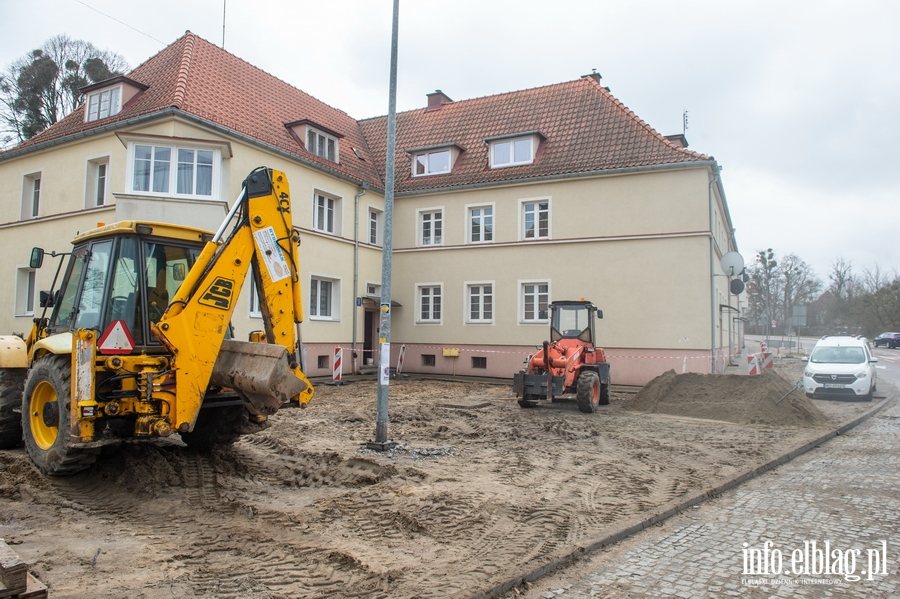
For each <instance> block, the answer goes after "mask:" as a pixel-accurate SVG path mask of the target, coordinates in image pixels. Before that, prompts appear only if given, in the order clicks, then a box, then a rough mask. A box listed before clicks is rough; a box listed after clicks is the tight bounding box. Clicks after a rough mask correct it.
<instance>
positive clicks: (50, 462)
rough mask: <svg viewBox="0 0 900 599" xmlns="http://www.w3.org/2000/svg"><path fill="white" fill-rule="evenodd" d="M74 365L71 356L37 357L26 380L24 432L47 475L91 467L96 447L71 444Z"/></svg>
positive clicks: (33, 457) (28, 446) (31, 454)
mask: <svg viewBox="0 0 900 599" xmlns="http://www.w3.org/2000/svg"><path fill="white" fill-rule="evenodd" d="M71 383H72V365H71V361H70V357H69V356H68V355H59V356H57V355H52V354H51V355H46V356H43V357H41V358H38V359H37V360H36V361H35V362H34V365H33V366H32V368H31V370H30V371H29V372H28V378H27V379H26V381H25V392H24V394H23V396H22V431H23V433H24V435H23V437H24V438H25V449H27V450H28V455H29V457H30V458H31V461H32V462H34V465H35V466H37V467H38V469H39V470H40V471H41V472H43V473H44V474H49V475H51V476H64V475H67V474H75V473H76V472H80V471H82V470H85V469H86V468H88V467H90V465H91V464H93V463H94V460H95V459H96V457H97V452H96V451H94V450H86V449H76V448H72V447H69V443H68V437H69V407H70V403H71V397H70V390H71V388H72V385H71Z"/></svg>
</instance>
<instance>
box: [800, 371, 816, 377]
mask: <svg viewBox="0 0 900 599" xmlns="http://www.w3.org/2000/svg"><path fill="white" fill-rule="evenodd" d="M814 374H815V373H814V372H813V371H812V370H804V371H803V376H805V377H807V378H812V377H813V375H814Z"/></svg>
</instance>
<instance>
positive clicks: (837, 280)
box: [828, 258, 856, 299]
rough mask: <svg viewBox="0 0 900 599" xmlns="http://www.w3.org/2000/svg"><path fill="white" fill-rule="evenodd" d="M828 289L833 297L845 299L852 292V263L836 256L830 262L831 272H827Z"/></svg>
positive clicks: (854, 280)
mask: <svg viewBox="0 0 900 599" xmlns="http://www.w3.org/2000/svg"><path fill="white" fill-rule="evenodd" d="M828 280H829V285H828V291H830V292H831V293H832V294H833V295H834V297H836V298H841V299H847V298H849V297H850V296H851V295H852V294H853V286H854V283H855V282H856V279H855V278H854V276H853V265H852V264H851V263H850V262H847V261H845V260H844V259H843V258H837V259H835V261H834V262H832V263H831V272H829V273H828Z"/></svg>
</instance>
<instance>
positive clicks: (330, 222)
mask: <svg viewBox="0 0 900 599" xmlns="http://www.w3.org/2000/svg"><path fill="white" fill-rule="evenodd" d="M340 225H341V199H340V198H338V197H336V196H333V195H330V194H326V193H324V192H321V191H316V192H314V193H313V229H315V230H316V231H322V232H323V233H330V234H331V235H340V234H341V226H340Z"/></svg>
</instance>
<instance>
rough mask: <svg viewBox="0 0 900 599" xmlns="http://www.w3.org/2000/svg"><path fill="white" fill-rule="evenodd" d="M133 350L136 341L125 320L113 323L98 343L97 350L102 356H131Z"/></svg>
mask: <svg viewBox="0 0 900 599" xmlns="http://www.w3.org/2000/svg"><path fill="white" fill-rule="evenodd" d="M133 349H134V339H133V338H132V337H131V333H129V332H128V326H127V325H126V324H125V321H124V320H114V321H112V322H111V323H110V324H109V326H108V327H106V331H104V333H103V335H102V336H101V337H100V340H99V341H97V350H98V351H99V352H100V353H101V354H130V353H131V351H132V350H133Z"/></svg>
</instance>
